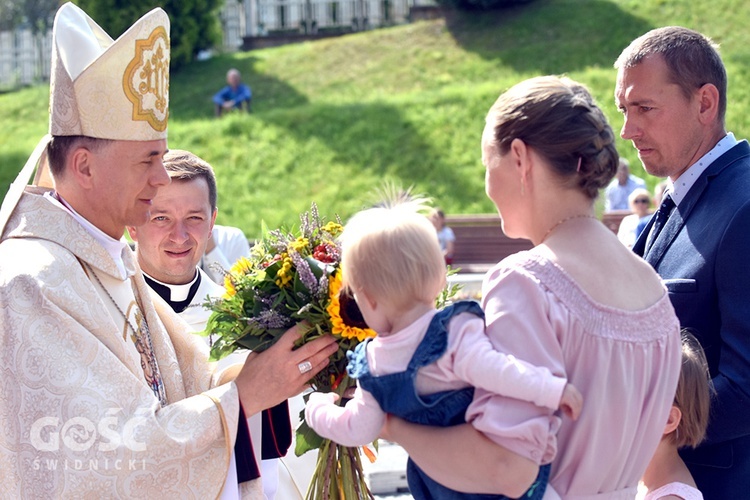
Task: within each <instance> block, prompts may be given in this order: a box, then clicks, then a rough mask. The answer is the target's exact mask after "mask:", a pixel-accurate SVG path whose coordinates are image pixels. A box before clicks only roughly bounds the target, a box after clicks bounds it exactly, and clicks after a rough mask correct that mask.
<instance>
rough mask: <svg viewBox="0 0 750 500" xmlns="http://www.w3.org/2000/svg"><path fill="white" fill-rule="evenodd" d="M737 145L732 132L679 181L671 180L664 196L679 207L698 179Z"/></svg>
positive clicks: (683, 174) (694, 164)
mask: <svg viewBox="0 0 750 500" xmlns="http://www.w3.org/2000/svg"><path fill="white" fill-rule="evenodd" d="M736 145H737V139H735V138H734V134H733V133H732V132H729V133H728V134H727V135H725V136H724V137H722V139H721V140H720V141H719V142H717V143H716V146H714V147H713V148H712V149H711V151H709V152H708V153H706V154H705V155H703V156H701V157H700V159H698V161H696V162H695V163H693V164H692V165H691V166H690V167H689V168H688V169H687V170H685V171H684V172H683V173H682V175H681V176H679V177H678V178H677V181H675V182H672V180H671V179H670V180H669V182H668V186H667V189H666V190H665V192H664V196H666V195H667V193H669V195H670V196H672V199H673V200H674V202H675V203H676V204H677V205H679V204H680V202H681V201H682V200H684V199H685V196H686V195H687V194H688V191H690V188H691V187H693V185H694V184H695V181H697V180H698V177H700V176H701V174H702V173H703V172H705V171H706V169H707V168H708V167H709V165H711V164H712V163H713V162H714V161H716V159H717V158H719V157H720V156H721V155H723V154H724V153H726V152H727V151H729V150H730V149H732V148H733V147H734V146H736Z"/></svg>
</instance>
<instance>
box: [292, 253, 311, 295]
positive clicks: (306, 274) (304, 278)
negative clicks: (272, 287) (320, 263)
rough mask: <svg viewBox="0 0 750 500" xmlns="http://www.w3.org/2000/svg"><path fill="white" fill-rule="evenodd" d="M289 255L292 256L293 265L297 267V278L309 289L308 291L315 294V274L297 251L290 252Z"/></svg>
mask: <svg viewBox="0 0 750 500" xmlns="http://www.w3.org/2000/svg"><path fill="white" fill-rule="evenodd" d="M289 256H290V257H291V258H292V262H293V263H294V267H296V268H297V273H299V279H300V281H301V282H302V284H303V285H305V287H306V288H307V289H308V290H310V293H312V294H316V293H317V292H318V280H317V279H315V275H314V274H313V272H312V269H310V264H308V263H307V261H306V260H305V259H303V258H302V256H301V255H300V254H299V253H297V252H291V253H290V254H289Z"/></svg>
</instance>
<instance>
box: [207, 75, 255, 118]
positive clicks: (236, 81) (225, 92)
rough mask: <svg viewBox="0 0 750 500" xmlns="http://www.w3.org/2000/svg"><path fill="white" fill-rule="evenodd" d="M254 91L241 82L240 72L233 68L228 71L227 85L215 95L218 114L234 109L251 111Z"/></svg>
mask: <svg viewBox="0 0 750 500" xmlns="http://www.w3.org/2000/svg"><path fill="white" fill-rule="evenodd" d="M252 98H253V93H252V91H251V90H250V87H248V86H247V85H245V84H244V83H242V82H241V75H240V72H239V71H238V70H237V69H235V68H232V69H230V70H229V71H227V86H226V87H224V88H222V89H221V90H220V91H218V92H217V93H216V94H215V95H214V99H213V100H214V104H215V105H216V116H221V115H222V113H223V112H225V111H230V110H232V109H239V110H245V111H247V112H250V101H251V100H252Z"/></svg>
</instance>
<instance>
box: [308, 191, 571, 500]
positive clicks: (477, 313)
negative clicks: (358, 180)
mask: <svg viewBox="0 0 750 500" xmlns="http://www.w3.org/2000/svg"><path fill="white" fill-rule="evenodd" d="M420 206H421V204H420V203H419V202H418V200H417V201H415V202H410V203H401V204H396V205H394V206H391V207H387V206H386V207H379V208H372V209H369V210H365V211H363V212H360V213H359V214H357V215H355V216H354V217H353V218H352V219H351V220H350V221H349V223H348V224H347V225H346V227H345V228H344V232H343V234H342V236H341V238H342V257H341V266H342V267H341V269H342V276H343V281H344V283H343V286H346V287H348V288H349V290H351V292H353V294H354V298H355V300H356V301H357V304H358V305H359V308H360V310H361V311H362V315H363V317H364V319H365V322H366V323H367V324H368V325H369V326H370V327H371V328H372V329H373V330H375V331H376V332H377V337H375V338H373V339H368V340H366V341H365V342H363V343H361V344H359V345H358V346H357V347H356V349H355V351H354V353H353V354H352V353H350V354H349V355H348V356H349V365H348V367H347V371H348V372H349V375H350V376H352V377H353V378H356V379H357V389H356V392H355V393H354V396H353V398H352V399H351V400H349V401H348V402H347V403H346V406H344V407H341V406H338V405H337V404H336V403H335V401H336V399H338V396H337V395H336V394H334V393H326V394H323V393H317V392H316V393H312V394H311V395H310V398H309V400H308V403H307V407H306V409H305V419H306V421H307V423H308V424H309V425H310V426H311V427H312V428H313V429H314V430H315V431H316V432H317V433H318V434H320V435H321V436H323V437H326V438H328V439H331V440H333V441H335V442H336V443H339V444H342V445H345V446H362V445H365V444H367V443H369V442H372V441H374V440H375V439H376V438H377V437H378V435H379V434H380V430H381V428H382V427H383V424H384V423H385V419H386V413H390V414H394V415H397V416H400V417H402V418H406V419H407V420H409V421H411V422H414V423H418V424H426V425H438V426H452V425H456V424H460V423H464V422H465V421H466V418H465V413H466V409H467V408H468V406H469V403H470V402H471V400H472V396H473V394H474V386H476V387H483V388H484V389H486V390H488V391H490V392H492V393H494V394H502V395H504V396H506V397H508V398H518V399H523V400H524V401H529V402H532V403H534V404H536V405H539V406H542V407H546V408H550V409H552V410H557V409H558V408H560V409H561V410H562V411H564V412H565V413H566V414H567V415H568V416H570V417H571V418H573V419H575V418H577V417H578V415H579V413H580V410H581V404H582V396H581V394H580V393H579V392H578V390H577V389H576V388H575V387H573V386H572V385H571V384H568V383H567V381H566V379H565V378H563V377H556V376H553V375H552V373H551V372H550V370H549V369H547V368H539V367H535V366H532V365H530V364H528V363H525V362H523V361H521V360H518V359H516V358H514V357H513V356H507V355H505V354H503V353H500V352H498V351H497V350H495V349H494V348H493V346H492V344H491V343H490V339H489V337H488V336H487V334H486V333H485V328H484V313H483V312H482V309H481V307H480V306H479V304H478V303H476V302H473V301H459V302H456V303H454V304H453V305H451V306H448V307H446V308H444V309H442V310H437V309H436V308H435V300H436V298H437V297H438V296H439V295H440V293H441V291H442V290H443V287H444V286H445V280H446V270H445V262H444V261H443V256H442V252H441V251H440V247H439V246H438V243H437V239H436V238H435V231H434V229H433V228H432V226H431V225H430V222H429V221H428V220H427V218H426V217H424V216H422V215H421V214H420V213H419V208H420ZM549 469H550V467H549V465H547V466H545V467H542V469H541V473H540V474H539V477H538V478H537V482H536V483H535V484H534V486H532V488H531V490H530V491H529V494H528V496H527V497H524V498H529V499H534V498H542V496H543V495H544V491H545V488H546V486H547V477H548V476H549ZM407 479H408V481H409V488H410V490H411V494H412V495H413V496H414V498H416V499H425V498H474V496H473V495H471V494H468V495H466V496H464V495H462V494H460V493H458V492H456V491H453V490H450V489H449V488H447V487H445V486H443V485H441V484H438V483H437V482H436V481H435V480H433V479H431V478H430V477H429V476H427V475H426V474H425V473H424V472H423V471H422V470H421V469H420V468H419V467H417V466H416V465H415V464H414V463H413V462H411V461H409V462H408V465H407ZM483 498H485V497H484V496H483ZM487 498H505V497H503V496H501V495H498V496H492V497H487Z"/></svg>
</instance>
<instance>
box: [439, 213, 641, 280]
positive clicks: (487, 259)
mask: <svg viewBox="0 0 750 500" xmlns="http://www.w3.org/2000/svg"><path fill="white" fill-rule="evenodd" d="M629 214H630V212H629V211H627V210H618V211H614V212H606V213H604V214H602V218H601V220H602V223H603V224H604V225H605V226H607V227H608V228H609V229H611V230H612V232H613V233H615V234H617V229H618V228H619V227H620V221H621V220H622V218H623V217H625V216H626V215H629ZM445 223H446V225H447V226H448V227H450V228H451V229H453V233H454V234H455V235H456V242H455V243H454V245H455V247H454V252H453V264H452V267H454V268H461V271H460V272H462V273H485V272H487V271H488V270H489V269H490V268H491V267H492V266H494V265H495V264H497V263H498V262H500V261H501V260H503V259H504V258H505V257H507V256H508V255H512V254H514V253H516V252H520V251H522V250H529V249H530V248H532V246H533V245H532V244H531V241H529V240H526V239H511V238H508V237H507V236H505V233H503V230H502V229H501V225H500V216H498V215H497V214H480V215H446V217H445Z"/></svg>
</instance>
